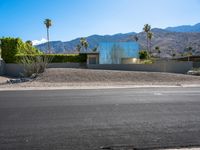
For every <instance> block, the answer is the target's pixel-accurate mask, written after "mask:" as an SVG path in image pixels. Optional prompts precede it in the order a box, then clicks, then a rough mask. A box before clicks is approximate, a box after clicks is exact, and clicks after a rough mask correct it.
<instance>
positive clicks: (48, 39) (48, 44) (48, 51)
mask: <svg viewBox="0 0 200 150" xmlns="http://www.w3.org/2000/svg"><path fill="white" fill-rule="evenodd" d="M47 42H48V53H49V54H50V43H49V28H47Z"/></svg>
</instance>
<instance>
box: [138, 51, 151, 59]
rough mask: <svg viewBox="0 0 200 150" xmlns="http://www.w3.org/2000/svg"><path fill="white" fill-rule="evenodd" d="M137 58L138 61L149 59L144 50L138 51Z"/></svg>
mask: <svg viewBox="0 0 200 150" xmlns="http://www.w3.org/2000/svg"><path fill="white" fill-rule="evenodd" d="M139 58H140V59H148V58H149V53H148V51H146V50H141V51H139Z"/></svg>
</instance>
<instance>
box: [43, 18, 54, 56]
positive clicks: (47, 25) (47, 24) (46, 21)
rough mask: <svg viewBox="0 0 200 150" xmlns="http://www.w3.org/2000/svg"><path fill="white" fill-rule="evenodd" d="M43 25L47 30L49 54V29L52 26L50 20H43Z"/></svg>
mask: <svg viewBox="0 0 200 150" xmlns="http://www.w3.org/2000/svg"><path fill="white" fill-rule="evenodd" d="M44 24H45V26H46V28H47V49H48V52H49V53H51V50H50V43H49V28H50V27H51V26H52V21H51V19H45V20H44Z"/></svg>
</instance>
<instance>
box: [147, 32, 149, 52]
mask: <svg viewBox="0 0 200 150" xmlns="http://www.w3.org/2000/svg"><path fill="white" fill-rule="evenodd" d="M147 51H148V52H149V41H148V33H147Z"/></svg>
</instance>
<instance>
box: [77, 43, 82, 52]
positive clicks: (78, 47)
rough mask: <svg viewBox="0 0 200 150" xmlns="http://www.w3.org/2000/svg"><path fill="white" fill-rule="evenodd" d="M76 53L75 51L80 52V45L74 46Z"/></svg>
mask: <svg viewBox="0 0 200 150" xmlns="http://www.w3.org/2000/svg"><path fill="white" fill-rule="evenodd" d="M76 51H77V52H80V51H81V45H80V44H77V45H76Z"/></svg>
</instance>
